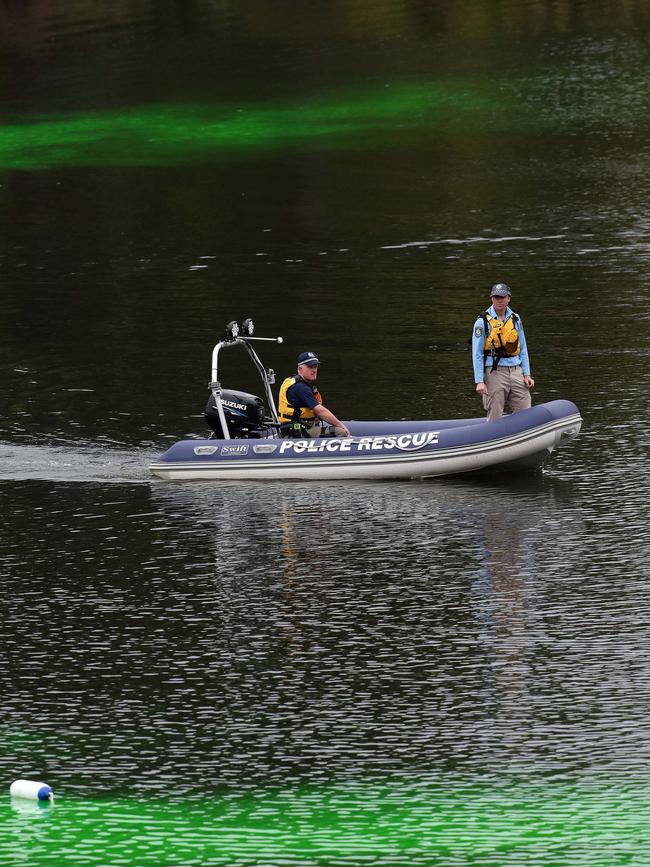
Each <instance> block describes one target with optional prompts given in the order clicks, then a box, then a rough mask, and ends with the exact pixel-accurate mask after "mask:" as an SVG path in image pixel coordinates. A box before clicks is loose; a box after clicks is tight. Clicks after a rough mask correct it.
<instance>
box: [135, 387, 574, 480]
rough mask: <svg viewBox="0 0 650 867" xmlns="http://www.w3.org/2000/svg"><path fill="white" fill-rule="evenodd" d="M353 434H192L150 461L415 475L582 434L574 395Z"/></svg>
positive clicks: (217, 471) (210, 473) (478, 467)
mask: <svg viewBox="0 0 650 867" xmlns="http://www.w3.org/2000/svg"><path fill="white" fill-rule="evenodd" d="M347 424H348V427H349V428H350V431H351V433H352V434H353V436H351V437H346V438H315V439H300V440H296V439H271V438H268V439H264V438H262V439H245V440H244V439H239V440H215V439H192V440H181V441H180V442H177V443H175V444H174V445H173V446H171V448H170V449H168V450H167V451H166V452H165V453H164V454H163V455H161V457H160V458H159V459H158V460H157V461H155V462H154V463H152V464H151V465H150V467H149V469H150V471H151V472H152V473H153V475H154V476H156V477H157V478H161V479H166V480H178V481H190V480H191V481H194V480H202V479H203V480H215V479H217V480H218V479H223V480H256V481H259V480H265V479H269V480H279V479H286V480H290V479H298V480H302V481H305V480H310V479H313V480H326V479H413V478H431V477H435V476H447V475H458V474H461V473H472V472H480V471H485V470H490V469H492V470H497V469H504V470H518V469H525V468H530V467H535V466H539V465H540V464H542V463H543V462H544V461H545V460H546V459H547V458H548V456H549V455H550V454H551V453H552V452H553V451H554V450H555V449H556V448H558V447H559V446H561V445H563V444H565V443H567V442H569V441H570V440H571V439H573V438H574V437H576V436H577V435H578V433H579V431H580V428H581V425H582V419H581V417H580V413H579V411H578V408H577V407H576V406H575V404H573V403H571V402H570V401H565V400H556V401H552V402H550V403H546V404H538V405H537V406H534V407H531V408H530V409H527V410H523V411H521V412H518V413H515V414H513V415H509V416H504V417H503V418H502V419H499V421H495V422H486V421H485V420H484V419H465V420H460V421H450V420H445V421H424V422H349V423H347Z"/></svg>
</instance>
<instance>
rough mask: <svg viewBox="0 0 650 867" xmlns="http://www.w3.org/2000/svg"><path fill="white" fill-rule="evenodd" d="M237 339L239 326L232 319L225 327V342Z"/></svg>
mask: <svg viewBox="0 0 650 867" xmlns="http://www.w3.org/2000/svg"><path fill="white" fill-rule="evenodd" d="M238 337H239V324H238V323H237V322H235V320H234V319H233V321H232V322H229V323H228V324H227V325H226V340H237V338H238Z"/></svg>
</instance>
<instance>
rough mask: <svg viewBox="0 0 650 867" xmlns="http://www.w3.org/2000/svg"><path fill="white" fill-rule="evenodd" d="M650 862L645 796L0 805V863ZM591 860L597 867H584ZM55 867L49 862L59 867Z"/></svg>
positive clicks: (467, 794)
mask: <svg viewBox="0 0 650 867" xmlns="http://www.w3.org/2000/svg"><path fill="white" fill-rule="evenodd" d="M648 851H650V786H648V785H647V784H642V783H632V782H627V783H623V782H619V783H618V784H615V783H609V782H603V783H602V784H596V783H592V784H589V785H587V784H574V785H568V784H555V785H554V784H552V783H545V784H542V783H540V784H536V785H534V784H520V785H514V784H505V783H503V784H501V785H496V784H495V785H493V786H488V785H485V786H479V785H462V784H454V783H453V782H451V781H449V780H440V781H438V783H437V784H436V783H435V782H434V781H432V780H420V781H418V780H411V781H409V782H407V781H405V780H401V779H400V780H395V781H392V782H391V781H383V782H379V781H377V782H374V783H373V782H358V783H353V782H351V783H349V784H347V785H343V784H338V785H332V786H304V787H296V788H295V789H289V788H286V789H282V790H278V791H273V792H258V793H248V794H238V793H236V792H229V793H222V794H221V795H220V796H218V797H214V798H211V799H206V800H203V801H198V800H188V801H186V802H179V801H173V800H166V799H157V800H154V799H151V800H145V799H127V798H124V799H114V798H98V799H92V798H90V799H87V800H82V799H77V798H67V797H65V796H63V797H61V798H60V799H59V801H55V803H54V805H53V806H52V807H51V808H47V809H43V808H39V807H38V805H36V804H31V803H29V802H25V803H24V804H21V805H16V803H14V802H12V804H11V805H9V804H2V803H0V861H2V863H7V864H10V863H19V862H20V863H27V862H26V861H24V860H21V859H24V858H26V857H27V853H28V852H29V853H30V857H31V858H32V859H33V861H30V862H29V863H38V864H39V865H43V864H48V865H49V864H52V865H54V864H57V865H59V864H65V863H68V861H67V860H66V856H67V857H68V858H69V863H75V864H85V865H110V864H112V863H116V864H117V863H119V864H122V865H125V864H128V865H131V864H133V865H138V867H147V865H160V864H185V865H188V864H200V863H210V864H223V865H231V864H235V863H236V864H238V865H248V864H251V865H252V864H260V863H263V864H269V865H275V864H296V865H299V864H310V865H326V864H333V863H337V864H340V863H350V864H355V865H356V864H361V863H373V864H385V865H388V864H391V865H393V864H395V865H396V864H409V865H412V864H418V865H420V864H421V865H424V864H427V865H431V864H442V863H447V862H445V860H444V859H445V858H447V859H448V858H453V859H455V860H454V861H453V863H456V860H458V861H459V863H480V864H494V865H495V867H496V865H499V867H507V865H510V864H512V865H515V864H518V865H519V864H521V863H526V864H527V865H540V867H541V865H562V867H566V865H567V864H572V865H573V864H596V863H602V864H604V863H606V864H607V865H608V867H615V865H618V864H627V863H629V860H630V857H631V856H635V857H634V863H635V864H641V863H646V862H643V861H640V860H638V857H639V856H640V855H641V854H642V853H643V852H648ZM592 858H595V860H592ZM598 858H603V860H600V861H599V860H598ZM57 859H58V860H57ZM648 863H650V862H648Z"/></svg>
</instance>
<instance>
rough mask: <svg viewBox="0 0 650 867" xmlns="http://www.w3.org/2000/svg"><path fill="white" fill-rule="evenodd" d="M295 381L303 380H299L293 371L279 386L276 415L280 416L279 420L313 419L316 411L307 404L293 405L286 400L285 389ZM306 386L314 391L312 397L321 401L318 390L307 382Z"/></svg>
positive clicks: (287, 389)
mask: <svg viewBox="0 0 650 867" xmlns="http://www.w3.org/2000/svg"><path fill="white" fill-rule="evenodd" d="M296 382H304V380H301V378H300V376H298V374H297V373H294V375H293V376H288V377H287V378H286V379H285V380H284V382H283V383H282V385H281V386H280V394H279V396H278V415H279V416H280V421H296V420H297V419H299V418H301V419H315V418H316V413H315V412H314V410H313V409H309V407H307V406H300V407H294V406H291V404H290V403H289V401H288V400H287V391H289V389H290V388H291V386H292V385H295V384H296ZM305 385H306V386H307V387H308V388H311V390H312V391H313V393H314V399H315V400H317V401H318V403H322V402H323V398H322V397H321V396H320V392H319V391H318V389H317V388H316V386H315V385H309V383H308V382H306V383H305Z"/></svg>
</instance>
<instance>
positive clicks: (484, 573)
mask: <svg viewBox="0 0 650 867" xmlns="http://www.w3.org/2000/svg"><path fill="white" fill-rule="evenodd" d="M492 493H493V494H494V495H495V496H497V495H499V494H500V495H501V496H503V495H504V492H503V491H501V492H499V491H493V492H492ZM526 513H527V509H526V508H525V504H524V508H522V509H521V510H517V509H514V510H513V509H505V510H496V509H494V503H492V504H491V508H490V510H488V511H486V512H484V513H483V515H482V516H480V518H481V523H480V531H481V536H482V542H481V544H480V546H479V556H480V558H481V565H480V567H479V571H478V575H477V578H476V580H475V582H474V585H473V588H472V590H473V598H474V604H475V607H476V612H477V614H478V618H479V641H480V642H481V644H482V646H483V648H484V651H485V654H486V663H487V677H488V679H489V681H490V691H491V703H492V708H491V715H492V719H491V721H490V723H489V725H490V731H489V732H488V733H487V737H488V738H489V739H490V740H491V741H492V742H493V743H494V744H495V745H497V744H500V745H501V748H502V749H503V750H505V751H506V752H507V753H512V752H515V753H521V752H523V751H525V750H526V749H527V745H528V743H529V741H530V739H531V736H532V727H533V725H534V718H535V712H534V695H535V679H536V666H535V662H536V654H537V652H538V650H537V644H538V639H539V609H538V602H539V599H538V593H539V582H538V571H537V562H536V556H535V547H534V523H535V521H536V520H537V519H538V515H537V514H536V512H535V511H534V510H533V512H532V516H531V514H528V516H527V514H526ZM486 711H487V712H488V714H490V708H486ZM497 748H498V747H497Z"/></svg>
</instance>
